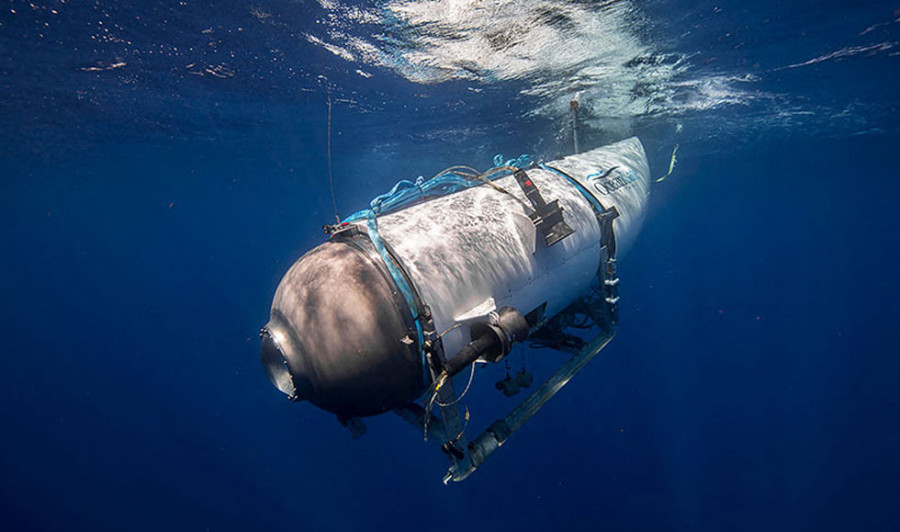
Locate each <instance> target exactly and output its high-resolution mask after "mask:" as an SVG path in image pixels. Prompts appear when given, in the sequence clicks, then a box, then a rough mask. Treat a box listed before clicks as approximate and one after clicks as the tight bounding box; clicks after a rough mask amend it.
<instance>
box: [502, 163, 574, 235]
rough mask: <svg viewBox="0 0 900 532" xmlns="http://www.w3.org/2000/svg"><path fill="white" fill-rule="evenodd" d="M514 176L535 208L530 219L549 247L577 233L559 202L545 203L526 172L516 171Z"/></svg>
mask: <svg viewBox="0 0 900 532" xmlns="http://www.w3.org/2000/svg"><path fill="white" fill-rule="evenodd" d="M513 176H514V177H515V178H516V182H517V183H519V187H520V188H521V189H522V192H524V193H525V197H526V198H527V199H528V201H529V202H531V206H532V207H534V212H532V213H530V214H529V215H528V217H529V218H531V221H532V222H533V223H534V226H535V227H536V228H537V229H538V231H540V232H541V234H542V235H544V241H545V242H546V243H547V247H550V246H552V245H553V244H556V243H557V242H559V241H560V240H562V239H563V238H566V237H567V236H569V235H571V234H572V233H574V232H575V230H574V229H572V227H570V226H569V224H567V223H566V221H565V220H564V219H563V209H562V207H560V206H559V200H553V201H551V202H550V203H547V202H546V201H544V197H543V196H541V191H540V190H538V188H537V185H535V184H534V182H533V181H532V180H531V179H530V178H529V177H528V174H526V173H525V170H522V169H519V170H516V172H515V173H514V174H513Z"/></svg>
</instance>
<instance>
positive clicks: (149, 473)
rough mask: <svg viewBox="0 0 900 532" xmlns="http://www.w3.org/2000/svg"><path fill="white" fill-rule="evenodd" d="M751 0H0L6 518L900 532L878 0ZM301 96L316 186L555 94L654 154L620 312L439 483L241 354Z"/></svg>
mask: <svg viewBox="0 0 900 532" xmlns="http://www.w3.org/2000/svg"><path fill="white" fill-rule="evenodd" d="M779 4H780V3H779V2H774V1H772V2H765V1H764V2H752V3H746V2H734V1H731V2H724V3H714V2H704V1H696V2H671V1H646V2H642V1H635V2H624V1H623V2H614V3H611V4H609V5H601V3H594V4H592V3H590V2H578V3H563V2H551V1H539V0H533V1H527V2H519V3H502V2H497V3H493V4H491V3H476V2H439V3H437V6H438V10H437V11H436V12H432V11H429V9H430V8H431V6H433V5H434V3H429V2H422V1H419V2H414V1H405V2H400V1H398V2H391V3H366V4H358V5H357V4H349V3H344V4H339V3H337V2H325V1H323V2H322V3H316V2H312V1H300V2H292V1H275V2H267V3H265V4H258V5H257V4H246V3H243V2H193V1H185V2H157V3H150V2H103V1H100V2H74V1H70V2H38V1H35V2H33V3H28V2H21V1H12V2H7V3H6V4H4V5H3V6H2V7H0V46H2V52H3V53H2V54H0V88H2V94H3V98H2V99H0V172H2V179H0V250H2V260H0V294H2V295H3V299H2V301H3V304H2V305H0V323H2V335H0V354H2V369H0V426H2V435H0V529H2V530H73V531H74V530H92V531H96V530H154V531H155V530H259V529H269V530H304V531H306V530H328V531H331V530H412V529H428V530H458V529H468V530H512V529H522V530H547V529H552V530H897V529H900V517H898V516H900V514H898V512H897V510H896V507H895V506H896V499H897V494H898V493H900V392H898V390H897V383H898V382H900V361H898V359H897V352H898V349H897V347H896V331H897V323H898V318H900V312H898V305H900V304H898V301H900V281H898V278H897V274H896V270H897V268H896V264H897V263H898V260H900V224H898V222H897V218H896V213H897V205H898V201H900V179H898V178H900V170H898V168H900V150H898V147H900V119H898V117H900V60H898V54H900V22H898V19H900V4H896V3H891V2H868V3H866V5H865V6H862V7H859V6H857V3H855V2H818V1H798V2H791V3H790V6H783V5H779ZM491 6H495V7H493V8H492V7H491ZM488 37H490V38H488ZM329 88H330V90H331V94H332V99H333V106H334V107H333V111H334V113H333V124H332V125H333V137H332V141H333V164H334V179H335V184H336V188H337V191H336V200H337V205H338V207H339V209H340V211H341V214H348V213H350V212H352V211H355V210H357V209H358V208H361V207H362V206H364V205H365V204H366V202H367V201H368V200H369V199H370V198H371V197H373V196H374V195H376V194H379V193H381V192H383V191H384V190H386V189H388V188H389V187H390V186H391V185H393V183H394V182H396V181H397V180H398V179H404V178H414V177H415V176H417V175H426V176H428V175H432V174H434V173H436V172H437V171H439V170H441V169H443V168H444V167H447V166H449V165H451V164H469V165H472V166H475V167H478V168H486V167H488V166H489V165H490V161H491V159H492V157H493V156H494V154H496V153H503V154H505V155H509V156H512V155H517V154H519V153H531V154H533V155H535V156H537V157H545V158H548V159H550V158H553V157H555V156H557V155H559V154H567V153H569V152H570V151H571V136H570V135H571V116H570V115H569V113H568V102H569V101H570V100H571V99H572V98H578V99H579V101H580V102H581V111H582V115H581V117H580V118H581V144H582V146H584V147H595V146H600V145H602V144H605V143H608V142H612V141H615V140H619V139H621V138H624V137H626V136H629V135H632V134H636V135H638V136H639V137H640V138H641V139H642V141H643V142H644V145H645V147H646V149H647V153H648V156H649V159H650V163H651V168H652V172H653V173H654V175H662V174H663V173H665V171H666V168H667V166H668V161H669V155H670V153H671V150H672V146H673V145H674V144H675V143H678V144H679V146H680V148H679V152H678V155H679V157H678V165H677V166H676V170H675V173H674V174H673V175H672V176H671V177H670V178H668V179H667V180H666V181H664V182H662V183H659V184H656V185H654V187H653V191H652V195H651V200H650V206H649V210H648V216H647V219H646V222H645V225H644V229H643V231H642V233H641V235H640V237H639V239H638V241H637V244H636V245H635V247H634V248H633V249H632V250H631V251H630V252H629V253H628V254H627V255H626V256H625V257H623V258H622V260H621V261H620V266H619V273H620V276H621V278H622V289H621V295H622V316H621V324H620V328H619V333H618V335H617V337H616V338H615V339H614V341H613V342H612V343H611V344H610V346H609V347H608V348H607V349H606V350H605V351H604V352H603V354H602V356H600V357H598V359H596V360H595V361H593V362H592V363H591V364H590V365H589V366H588V367H587V369H586V370H585V371H583V372H582V373H581V374H580V375H579V376H578V377H577V378H576V379H575V380H573V381H572V382H571V383H570V384H569V385H568V386H567V387H566V388H565V389H564V390H563V391H562V392H561V393H560V394H559V395H558V396H557V397H556V398H555V399H554V400H553V401H551V402H550V403H549V404H548V405H547V406H546V407H545V408H544V409H543V410H541V411H540V413H539V414H538V415H537V416H535V418H533V419H532V420H531V421H530V422H529V423H528V424H527V425H526V426H525V427H524V428H523V429H522V430H521V431H520V432H519V433H517V434H516V435H515V436H513V438H512V439H511V440H510V442H509V443H508V444H507V445H505V446H504V447H503V449H502V450H501V451H500V452H498V453H497V454H496V455H495V456H494V457H492V458H491V459H490V460H489V461H488V462H487V463H486V464H485V465H484V466H483V467H482V469H480V470H479V471H478V472H476V473H475V474H474V475H473V476H472V477H471V478H470V479H468V480H466V481H465V482H463V483H461V484H455V485H451V486H444V485H443V484H441V482H440V478H441V476H442V475H443V473H444V471H445V469H446V466H447V460H446V459H445V458H444V456H443V455H442V454H441V452H440V451H439V450H438V449H437V447H436V446H434V445H433V444H432V443H430V442H428V443H426V442H423V441H422V438H421V434H419V433H417V432H416V430H415V429H413V428H411V427H409V426H407V425H405V424H404V423H403V422H402V421H401V420H400V419H399V418H396V417H395V416H391V415H385V416H380V417H377V418H372V419H370V420H368V422H367V424H368V433H367V434H366V435H365V436H364V437H363V438H362V439H360V440H358V441H352V440H351V438H350V435H349V434H348V433H347V431H346V430H345V429H344V428H343V427H341V426H340V425H339V424H338V422H337V421H336V419H335V418H334V417H333V416H331V415H328V414H326V413H324V412H322V411H320V410H317V409H315V408H313V407H312V406H311V405H308V404H291V403H289V402H288V401H286V400H285V399H284V398H283V396H282V395H281V394H280V393H279V392H278V391H277V390H275V389H274V388H273V387H272V386H271V385H270V384H269V383H268V381H267V380H266V378H265V376H264V374H263V372H262V370H261V368H260V363H259V340H258V331H259V328H260V326H261V325H263V324H264V323H265V322H266V321H267V318H268V311H269V305H270V303H271V298H272V295H273V294H274V291H275V287H276V286H277V284H278V282H279V280H280V278H281V276H282V275H283V274H284V272H285V271H286V270H287V268H288V267H289V265H290V264H291V263H292V262H293V261H294V260H295V259H296V258H298V257H299V256H300V255H301V254H302V253H303V252H304V251H305V250H307V249H309V248H311V247H313V246H315V245H317V244H319V243H321V242H322V241H323V240H324V236H323V235H322V234H321V231H320V227H321V225H322V224H323V223H328V222H330V221H331V220H332V218H333V213H332V208H331V197H330V194H329V190H328V182H327V162H326V161H327V159H326V155H325V154H326V139H327V136H326V127H327V120H326V111H327V99H328V90H329ZM523 354H524V356H525V358H526V359H527V360H529V361H530V362H529V363H533V364H535V365H536V366H540V365H541V364H546V360H542V358H543V359H546V358H548V357H549V358H552V357H555V356H557V355H553V354H548V353H547V352H543V351H528V352H525V353H517V354H516V355H515V356H516V357H520V356H521V355H523ZM501 371H502V369H501ZM494 375H495V374H491V375H488V374H486V375H485V377H484V378H480V375H476V380H475V385H474V390H473V392H472V394H471V395H470V396H469V399H468V405H469V407H470V409H471V410H472V415H473V424H474V423H476V422H478V423H482V424H487V423H489V422H490V421H492V420H493V417H492V416H495V414H496V413H497V411H499V409H501V408H502V407H508V405H510V404H512V403H511V401H509V400H507V399H505V398H503V397H502V396H500V395H499V394H497V393H496V391H495V390H493V387H492V383H493V380H495V377H494Z"/></svg>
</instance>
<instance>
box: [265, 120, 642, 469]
mask: <svg viewBox="0 0 900 532" xmlns="http://www.w3.org/2000/svg"><path fill="white" fill-rule="evenodd" d="M649 175H650V172H649V167H648V163H647V157H646V154H645V152H644V148H643V146H642V145H641V142H640V141H639V140H638V139H637V138H636V137H632V138H630V139H627V140H624V141H621V142H618V143H615V144H611V145H609V146H605V147H601V148H597V149H594V150H590V151H586V152H584V153H578V154H575V155H572V156H568V157H564V158H562V159H559V160H555V161H551V162H545V163H537V164H536V163H534V162H533V161H532V160H531V159H530V158H528V157H525V156H523V157H520V158H518V159H512V160H508V161H503V160H502V159H501V158H499V157H498V158H497V159H495V161H494V167H493V168H491V169H489V170H487V171H484V172H479V171H477V170H474V169H472V168H471V167H467V166H456V167H451V168H448V169H447V170H445V171H443V172H441V173H439V174H438V175H436V176H435V177H433V178H431V179H427V180H426V179H422V178H419V179H418V180H416V182H410V181H401V182H400V183H398V184H397V186H395V187H394V188H393V189H392V190H391V191H390V192H388V193H386V194H384V195H382V196H379V197H378V198H375V199H374V200H373V201H372V202H371V204H370V208H368V209H365V210H362V211H359V212H357V213H355V214H353V215H351V216H349V217H347V218H345V219H344V220H343V221H341V222H339V223H337V224H335V225H329V226H326V233H328V235H329V236H328V240H327V241H326V242H324V243H323V244H321V245H319V246H318V247H316V248H314V249H312V250H310V251H309V252H307V253H306V254H305V255H303V256H302V257H301V258H300V259H298V260H297V261H296V262H295V263H294V264H293V265H292V266H291V267H290V269H289V270H288V271H287V273H286V274H285V275H284V278H283V279H282V280H281V283H280V284H279V285H278V288H277V290H276V292H275V297H274V300H273V303H272V309H271V314H270V319H269V322H268V323H267V324H266V325H265V327H263V329H262V331H261V333H260V336H261V339H262V363H263V367H264V369H265V372H266V374H267V375H268V377H269V380H271V382H272V383H273V384H274V385H275V386H276V387H277V388H278V389H279V390H281V392H283V393H284V394H285V395H287V397H289V398H290V399H291V400H293V401H306V402H309V403H312V404H313V405H315V406H317V407H319V408H321V409H323V410H326V411H328V412H332V413H334V414H336V415H337V417H338V419H339V420H340V421H341V422H342V423H343V424H344V425H346V426H348V427H349V428H351V431H353V432H354V433H355V434H357V435H358V434H360V433H361V432H362V431H363V430H364V428H363V427H364V425H363V424H362V422H361V418H364V417H367V416H375V415H379V414H382V413H385V412H394V413H396V414H398V415H400V416H401V417H402V418H403V419H405V420H407V421H409V422H410V423H412V424H414V425H415V426H416V427H418V429H419V430H420V431H422V433H424V434H425V436H426V438H427V439H429V440H432V441H436V442H437V443H439V445H440V446H441V449H442V450H443V451H444V453H445V454H446V455H447V456H448V458H449V459H450V468H449V471H448V472H447V474H446V475H445V477H444V481H445V482H449V481H450V480H454V481H459V480H463V479H464V478H466V477H467V476H468V475H470V474H471V473H472V472H473V471H475V469H477V468H478V467H479V466H480V465H481V464H482V463H483V462H484V461H485V460H486V459H487V457H488V456H490V455H491V454H492V453H493V452H494V451H495V450H497V449H498V448H499V447H500V446H501V445H502V444H503V443H504V442H505V441H506V440H507V439H508V438H509V437H510V436H511V435H512V434H513V433H514V432H515V431H516V430H518V429H519V428H520V427H521V426H522V424H523V423H524V422H525V421H526V420H527V419H529V418H530V417H531V416H532V415H533V414H534V413H535V412H537V410H538V409H539V408H540V407H541V406H542V405H543V404H544V403H546V401H548V400H549V399H550V398H551V397H552V396H553V395H554V394H556V392H558V391H559V390H560V389H561V388H562V387H563V386H564V385H565V384H566V383H567V382H568V381H569V380H570V379H571V378H572V377H573V376H574V375H575V374H576V373H578V371H580V370H581V369H582V368H583V367H584V365H585V364H587V363H588V361H590V359H591V358H593V356H595V355H596V354H597V353H598V352H599V351H600V350H601V349H602V348H603V347H604V346H606V344H607V343H608V342H609V341H610V340H611V339H612V337H613V335H614V334H615V330H616V325H617V322H618V314H619V312H618V301H619V295H618V290H619V288H618V285H619V277H618V272H617V262H616V261H617V259H618V258H619V257H620V256H621V254H622V253H623V252H624V251H625V250H627V249H628V247H629V246H630V245H631V244H632V242H633V241H634V239H635V237H636V236H637V233H638V231H639V230H640V227H641V224H642V222H643V219H644V216H645V211H646V205H647V198H648V195H649V192H650V179H649ZM575 329H580V330H581V332H580V333H576V332H575ZM585 331H586V332H587V333H588V334H587V335H585ZM522 342H529V343H531V344H533V345H539V346H541V347H551V348H555V349H557V350H560V351H563V352H565V353H566V354H568V355H569V357H568V359H566V360H565V361H564V362H563V364H562V366H561V367H559V369H557V370H556V372H555V373H553V374H552V375H551V376H550V377H549V378H548V379H547V380H546V381H545V382H544V383H543V384H541V385H540V386H537V387H536V388H534V390H533V391H531V393H530V395H528V396H527V397H525V398H524V400H523V401H521V402H520V403H519V404H518V405H516V406H515V407H514V408H513V409H512V410H511V411H510V412H509V414H508V415H506V416H505V417H503V418H501V419H498V420H497V421H495V422H494V423H493V424H491V425H490V426H489V427H487V428H486V429H484V430H483V431H482V432H481V433H480V434H478V435H476V436H475V437H472V438H469V435H468V434H466V430H467V421H468V417H469V411H468V409H467V408H465V407H463V406H462V404H461V402H460V395H462V394H457V392H456V390H455V389H454V386H453V376H454V375H457V374H460V379H462V378H464V377H465V376H466V375H468V378H469V384H471V378H472V375H473V372H474V369H473V368H474V366H473V365H474V364H476V363H479V364H482V363H484V364H489V363H494V362H498V361H501V360H503V359H504V357H506V355H507V354H509V352H510V350H511V349H512V348H513V346H515V345H516V344H520V343H522ZM516 379H517V380H516ZM516 379H512V377H510V376H509V375H507V379H505V380H504V381H501V382H499V383H498V384H497V387H498V389H500V390H501V391H503V393H504V395H509V396H512V395H514V394H515V393H518V392H519V391H520V389H522V388H526V387H527V388H530V386H531V376H530V374H526V373H522V374H521V376H520V375H517V376H516ZM507 381H508V382H507ZM467 388H468V387H467ZM498 399H503V398H502V397H499V396H498Z"/></svg>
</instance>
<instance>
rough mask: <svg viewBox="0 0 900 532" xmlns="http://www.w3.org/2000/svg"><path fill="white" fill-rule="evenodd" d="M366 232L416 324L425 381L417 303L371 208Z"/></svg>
mask: <svg viewBox="0 0 900 532" xmlns="http://www.w3.org/2000/svg"><path fill="white" fill-rule="evenodd" d="M366 232H367V233H368V234H369V240H371V241H372V245H374V246H375V249H376V250H377V251H378V254H379V255H381V260H383V261H384V265H385V266H387V269H388V272H390V274H391V277H392V278H393V279H394V283H395V284H396V285H397V289H399V290H400V293H401V294H402V295H403V299H405V300H406V304H407V306H408V307H409V312H410V313H411V314H412V318H413V322H415V324H416V345H417V346H418V348H419V356H420V357H421V359H422V369H423V372H425V373H424V375H423V378H425V379H426V380H425V382H427V370H428V363H427V360H425V347H424V345H425V333H424V331H423V329H422V319H421V316H419V305H418V302H417V300H416V295H415V294H414V293H413V290H412V287H410V286H409V283H408V282H407V281H406V276H405V275H403V272H401V271H400V268H399V267H398V266H397V264H396V263H395V262H394V258H393V257H392V256H391V254H390V253H388V250H387V248H386V247H385V246H384V241H383V240H382V239H381V235H380V234H379V233H378V220H377V219H376V218H375V212H374V211H372V210H370V211H368V215H367V217H366Z"/></svg>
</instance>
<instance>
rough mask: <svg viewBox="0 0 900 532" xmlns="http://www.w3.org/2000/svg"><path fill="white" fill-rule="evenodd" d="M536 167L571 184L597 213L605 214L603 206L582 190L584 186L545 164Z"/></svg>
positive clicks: (586, 191)
mask: <svg viewBox="0 0 900 532" xmlns="http://www.w3.org/2000/svg"><path fill="white" fill-rule="evenodd" d="M538 166H539V167H541V168H542V169H544V170H547V171H548V172H553V173H554V174H556V175H558V176H560V177H562V178H563V179H565V180H566V181H568V182H569V183H572V185H574V186H575V188H576V189H578V192H581V195H582V196H584V199H586V200H588V201H589V202H590V203H591V205H593V206H594V209H595V210H596V211H597V212H598V213H602V212H606V209H604V208H603V205H601V204H600V201H598V200H597V198H595V197H594V195H593V194H591V193H590V192H588V189H586V188H584V185H582V184H581V183H579V182H578V181H576V180H575V178H574V177H572V176H570V175H569V174H567V173H565V172H562V171H560V170H557V169H556V168H553V167H552V166H547V165H546V164H543V163H541V164H539V165H538Z"/></svg>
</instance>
